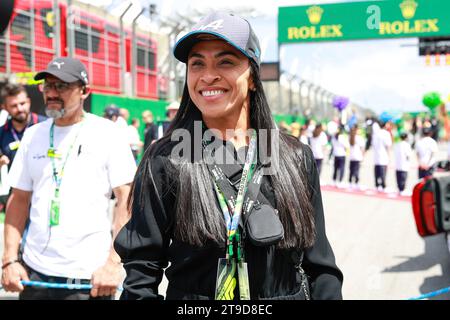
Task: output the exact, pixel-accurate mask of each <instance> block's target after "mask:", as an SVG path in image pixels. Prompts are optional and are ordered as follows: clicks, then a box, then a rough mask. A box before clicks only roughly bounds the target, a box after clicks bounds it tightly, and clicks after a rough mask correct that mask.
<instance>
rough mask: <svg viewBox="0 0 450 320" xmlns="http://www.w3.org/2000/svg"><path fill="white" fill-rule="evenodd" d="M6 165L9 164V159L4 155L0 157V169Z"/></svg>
mask: <svg viewBox="0 0 450 320" xmlns="http://www.w3.org/2000/svg"><path fill="white" fill-rule="evenodd" d="M5 164H6V165H8V164H9V158H8V157H7V156H5V155H2V156H1V157H0V167H1V166H3V165H5Z"/></svg>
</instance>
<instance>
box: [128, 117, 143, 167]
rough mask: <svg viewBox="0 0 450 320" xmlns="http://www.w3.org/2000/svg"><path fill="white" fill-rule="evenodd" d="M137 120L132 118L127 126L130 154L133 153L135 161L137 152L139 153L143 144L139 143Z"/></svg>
mask: <svg viewBox="0 0 450 320" xmlns="http://www.w3.org/2000/svg"><path fill="white" fill-rule="evenodd" d="M139 124H140V123H139V119H136V118H133V119H132V120H131V124H130V125H129V126H128V128H127V129H128V139H129V143H130V147H131V152H132V153H133V157H134V159H135V160H137V157H138V155H139V152H141V149H142V147H143V146H144V143H143V142H142V141H141V137H140V136H139V130H138V129H139Z"/></svg>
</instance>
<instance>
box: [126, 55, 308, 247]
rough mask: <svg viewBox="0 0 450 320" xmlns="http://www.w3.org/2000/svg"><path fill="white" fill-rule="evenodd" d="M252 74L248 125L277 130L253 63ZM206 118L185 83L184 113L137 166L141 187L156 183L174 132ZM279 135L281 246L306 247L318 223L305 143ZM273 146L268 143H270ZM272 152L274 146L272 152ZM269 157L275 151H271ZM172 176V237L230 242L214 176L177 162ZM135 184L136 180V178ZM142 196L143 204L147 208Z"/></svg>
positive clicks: (275, 181) (200, 165)
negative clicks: (156, 169)
mask: <svg viewBox="0 0 450 320" xmlns="http://www.w3.org/2000/svg"><path fill="white" fill-rule="evenodd" d="M250 63H251V76H252V78H253V83H254V85H255V90H254V91H250V125H251V127H252V128H253V129H255V130H256V131H258V130H260V129H267V130H270V129H276V127H275V122H274V120H273V118H272V114H271V111H270V108H269V105H268V103H267V99H266V97H265V94H264V89H263V86H262V83H261V81H260V77H259V68H258V67H257V65H256V64H255V63H254V62H253V61H252V60H250ZM201 119H202V115H201V112H200V110H199V109H198V108H197V106H196V105H195V104H194V103H193V101H192V100H191V98H190V96H189V92H188V89H187V85H186V84H185V86H184V91H183V96H182V99H181V103H180V109H179V111H178V113H177V115H176V117H175V119H174V120H173V122H172V124H171V126H170V127H169V129H168V131H167V133H166V134H165V135H164V137H163V138H161V139H160V140H158V141H157V142H156V143H154V144H153V145H152V146H151V147H149V148H148V149H147V150H146V152H145V154H144V156H143V158H142V161H141V163H140V165H139V168H138V171H137V172H138V173H137V175H140V178H141V181H142V186H144V188H145V186H148V185H149V184H150V183H153V181H154V180H153V177H152V172H151V164H152V159H153V158H154V157H155V156H157V155H159V154H160V153H161V151H162V150H163V149H165V148H167V146H168V145H169V144H170V143H171V141H170V139H171V134H172V133H173V132H174V130H175V129H181V128H183V129H187V130H189V131H192V128H193V127H194V121H197V120H198V121H201ZM278 132H279V138H280V139H279V150H282V152H280V153H279V155H275V156H278V157H279V170H277V172H276V174H274V175H271V176H269V180H270V182H271V185H272V187H273V189H274V194H275V200H276V207H277V209H278V211H279V216H280V220H281V222H282V224H283V226H284V235H285V237H284V240H282V241H281V242H280V243H279V247H281V248H291V247H297V248H307V247H310V246H312V245H313V243H314V239H315V225H314V216H313V208H312V205H311V201H310V199H311V191H310V188H309V186H308V179H307V174H306V167H305V165H304V159H303V155H302V154H303V153H302V152H299V150H300V149H301V148H302V145H301V143H300V142H299V141H298V140H297V139H295V138H294V137H292V136H290V135H287V134H283V133H281V132H280V131H278ZM269 146H270V143H269ZM269 149H270V148H269ZM287 150H290V151H291V152H286V151H287ZM268 151H269V153H270V152H271V150H268ZM171 164H172V165H173V170H174V172H175V173H174V174H171V176H172V177H178V179H179V181H178V186H177V191H176V204H175V205H176V209H175V210H176V218H175V221H174V229H173V236H174V237H175V238H176V239H179V240H181V241H183V242H187V243H189V244H191V245H196V246H202V245H204V244H205V242H206V241H214V242H216V243H224V242H225V241H226V226H225V222H224V218H223V214H222V212H221V211H220V210H219V208H218V206H217V201H216V200H215V199H216V195H215V191H214V187H213V184H212V180H211V177H210V173H209V171H208V168H207V166H206V164H205V163H204V162H203V161H200V162H192V161H186V162H183V163H177V164H175V163H173V162H171ZM135 181H136V179H135ZM135 187H136V185H135V182H134V183H133V186H132V190H131V193H130V197H129V202H128V205H129V207H131V202H132V201H133V200H136V199H133V195H134V193H135ZM143 193H145V189H143V192H142V193H141V197H140V199H138V200H139V201H141V206H140V207H141V208H142V207H143V202H142V201H143V196H142V195H143Z"/></svg>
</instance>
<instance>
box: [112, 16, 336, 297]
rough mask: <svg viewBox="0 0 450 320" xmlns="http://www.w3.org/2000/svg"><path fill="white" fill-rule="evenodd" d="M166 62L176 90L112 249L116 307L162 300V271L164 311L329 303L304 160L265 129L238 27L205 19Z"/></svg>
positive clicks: (248, 38)
mask: <svg viewBox="0 0 450 320" xmlns="http://www.w3.org/2000/svg"><path fill="white" fill-rule="evenodd" d="M174 54H175V57H176V58H177V59H178V60H180V61H182V62H184V63H186V65H187V76H186V85H185V88H184V93H183V97H182V101H181V105H180V109H179V111H178V114H177V116H176V118H175V119H174V121H173V123H172V125H171V127H170V128H169V131H168V132H167V133H166V135H165V136H164V137H163V138H162V139H160V140H159V141H157V142H156V143H154V144H153V145H152V146H151V147H150V148H149V149H148V150H147V151H146V153H145V155H144V157H143V159H142V161H141V164H140V167H139V169H138V172H137V174H136V178H135V181H134V184H133V188H132V193H131V195H130V207H131V212H132V216H131V219H130V221H129V222H128V223H127V225H126V226H125V227H124V228H123V229H122V230H121V232H120V233H119V235H118V236H117V238H116V241H115V249H116V251H117V252H118V254H119V255H120V256H121V258H122V262H123V263H124V268H125V270H126V272H127V276H126V279H125V281H124V291H123V294H122V296H121V298H122V299H156V298H162V296H161V295H160V294H159V293H158V285H159V284H160V282H161V279H162V276H163V273H164V270H165V273H166V277H167V279H168V281H169V284H168V288H167V292H166V299H223V300H226V299H249V298H250V299H309V298H312V299H341V298H342V294H341V287H342V278H343V277H342V273H341V272H340V270H339V269H338V268H337V266H336V264H335V258H334V255H333V251H332V249H331V247H330V244H329V242H328V240H327V237H326V234H325V223H324V216H323V208H322V199H321V194H320V187H319V178H318V174H317V169H316V165H315V162H314V158H313V155H312V152H311V150H310V149H309V148H308V147H307V146H305V145H303V144H301V143H300V142H299V141H298V140H297V139H295V138H294V137H292V136H289V135H286V134H283V133H281V132H279V131H278V130H277V129H276V125H275V123H274V120H273V118H272V115H271V112H270V108H269V106H268V104H267V100H266V97H265V95H264V90H263V87H262V83H261V80H260V78H259V64H260V47H259V42H258V39H257V38H256V36H255V34H254V32H253V30H252V28H251V26H250V25H249V23H248V22H247V21H246V20H244V19H242V18H240V17H237V16H234V15H232V14H226V13H222V12H215V13H212V14H210V15H208V16H207V17H205V18H203V19H202V20H201V21H200V22H199V23H198V24H197V25H196V26H195V27H194V28H193V30H192V31H191V32H190V33H188V34H187V35H186V36H184V37H183V38H181V39H180V40H179V41H178V42H177V44H176V45H175V49H174ZM211 130H213V132H212V133H211ZM247 130H249V131H247ZM242 132H246V133H248V134H242ZM199 135H200V138H198V136H199ZM180 137H181V138H180ZM207 137H209V139H208V138H207ZM180 139H181V142H178V141H180ZM180 145H181V146H182V147H180ZM211 146H213V148H210V147H211ZM264 155H268V156H266V157H264ZM275 209H276V210H275ZM169 263H170V266H169V267H168V265H169ZM305 273H306V275H307V277H305V276H304V274H305ZM246 274H248V277H246V276H245V275H246ZM306 279H309V285H307V284H306V282H305V280H306Z"/></svg>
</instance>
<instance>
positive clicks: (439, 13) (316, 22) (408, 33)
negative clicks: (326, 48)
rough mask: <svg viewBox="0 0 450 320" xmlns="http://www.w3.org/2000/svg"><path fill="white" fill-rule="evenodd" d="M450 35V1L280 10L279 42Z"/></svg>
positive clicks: (419, 0)
mask: <svg viewBox="0 0 450 320" xmlns="http://www.w3.org/2000/svg"><path fill="white" fill-rule="evenodd" d="M434 36H450V1H448V0H388V1H364V2H351V3H337V4H324V5H311V6H297V7H280V8H279V10H278V42H279V43H295V42H315V41H339V40H357V39H374V38H376V39H384V38H399V37H402V38H404V37H434Z"/></svg>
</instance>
